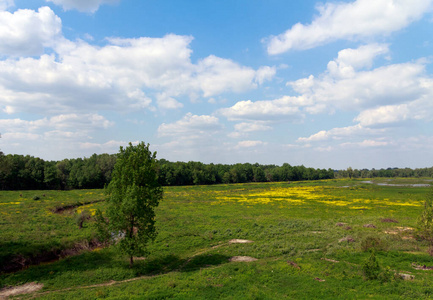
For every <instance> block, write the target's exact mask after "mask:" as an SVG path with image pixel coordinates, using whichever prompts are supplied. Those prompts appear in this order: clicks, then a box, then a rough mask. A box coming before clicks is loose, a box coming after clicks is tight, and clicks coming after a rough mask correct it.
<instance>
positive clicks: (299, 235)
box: [0, 179, 433, 299]
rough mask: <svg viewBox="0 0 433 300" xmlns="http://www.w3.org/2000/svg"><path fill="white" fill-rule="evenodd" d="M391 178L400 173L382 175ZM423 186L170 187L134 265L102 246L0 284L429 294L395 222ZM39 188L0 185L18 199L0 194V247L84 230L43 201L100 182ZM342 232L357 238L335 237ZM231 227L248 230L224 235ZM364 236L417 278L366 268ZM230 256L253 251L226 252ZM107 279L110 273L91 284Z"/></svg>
mask: <svg viewBox="0 0 433 300" xmlns="http://www.w3.org/2000/svg"><path fill="white" fill-rule="evenodd" d="M424 180H425V179H419V180H416V181H414V180H412V179H411V180H410V184H413V183H425V181H424ZM383 182H385V180H384V181H383ZM386 182H388V181H386ZM396 182H398V183H401V182H404V183H406V182H408V181H407V180H406V179H399V180H398V181H392V182H390V183H396ZM427 190H428V188H426V187H417V188H414V187H410V186H378V185H374V184H367V183H363V182H362V180H326V181H313V182H295V183H290V184H288V183H257V184H234V185H215V186H191V187H168V188H165V189H164V193H165V195H164V200H163V201H162V202H161V203H160V206H159V207H158V208H157V212H156V214H157V226H158V231H159V235H158V237H157V239H156V240H155V242H154V243H153V244H150V245H149V251H150V254H149V255H148V256H147V257H146V259H145V260H136V261H135V264H134V267H133V268H132V269H130V268H129V267H128V259H127V257H124V256H122V255H119V254H118V252H117V251H116V247H110V248H106V249H97V251H89V252H85V253H83V254H81V255H76V256H71V257H67V258H63V259H61V260H59V261H56V262H52V263H47V264H42V265H38V266H31V267H29V268H27V269H25V270H22V271H19V272H16V273H9V274H3V275H1V276H0V287H1V286H13V285H19V284H23V283H26V282H34V281H36V282H39V283H43V284H44V288H43V290H42V291H40V292H39V294H36V295H38V296H39V297H40V298H41V299H101V298H105V299H143V298H144V299H167V298H173V299H191V298H194V299H220V298H226V299H254V298H257V299H284V298H289V299H291V298H292V299H312V298H316V299H336V298H339V299H347V298H349V299H365V298H375V299H377V298H379V299H382V298H383V299H405V298H418V299H420V298H429V297H432V296H433V288H432V286H433V277H432V274H431V272H433V271H423V270H416V269H414V268H413V267H412V264H417V265H427V266H433V259H432V257H430V256H429V255H428V254H427V248H428V244H427V243H425V242H423V241H418V240H417V239H416V238H415V237H416V236H415V232H414V231H413V230H403V229H404V228H405V227H411V228H413V227H415V225H416V219H417V217H418V216H419V214H420V213H421V210H422V203H423V199H424V197H425V194H426V192H427ZM89 192H92V193H93V194H86V193H89ZM37 193H38V194H43V193H45V194H46V197H45V198H44V197H41V200H37V201H35V200H32V197H33V195H34V194H36V192H26V193H23V197H21V198H20V197H19V194H20V192H1V193H0V203H10V202H21V203H20V204H4V205H0V213H1V217H2V219H1V223H0V240H1V241H2V242H0V243H2V244H1V247H0V257H7V256H8V255H9V256H10V255H11V253H14V254H17V253H24V252H25V253H27V252H28V251H29V249H28V248H27V247H26V246H27V245H30V246H31V248H30V249H32V251H34V253H36V252H37V251H42V250H44V249H47V248H50V247H58V248H62V247H66V246H67V245H71V244H74V243H77V242H78V241H80V240H83V239H86V240H88V239H91V238H92V237H93V230H94V229H93V227H92V225H91V222H89V223H87V225H86V226H85V228H84V229H81V230H79V229H78V226H77V225H76V223H75V221H74V220H75V216H76V214H77V213H76V212H75V210H71V211H69V212H67V213H64V214H61V215H57V214H52V213H50V209H51V208H53V207H56V206H58V205H61V203H64V204H63V205H67V204H73V203H76V202H77V201H80V202H84V201H86V200H87V199H88V200H97V199H99V198H101V197H103V196H102V195H101V193H102V191H100V190H93V191H68V192H52V191H46V192H37ZM17 207H19V211H20V212H19V213H16V208H17ZM95 207H101V208H102V209H103V207H104V203H102V202H101V203H96V204H93V205H92V206H91V207H90V206H89V207H87V208H86V206H84V207H82V208H85V209H91V208H95ZM5 213H6V214H5ZM4 215H5V216H7V219H3V216H4ZM383 219H392V220H395V221H398V223H390V222H382V220H383ZM4 220H6V221H4ZM337 223H345V224H344V225H343V226H336V224H337ZM47 224H49V225H50V226H51V227H49V228H45V227H44V226H48V225H47ZM366 224H373V225H375V227H376V228H367V227H364V225H366ZM17 232H19V235H20V238H16V237H15V236H14V233H17ZM347 237H350V238H351V239H353V240H354V241H353V242H345V241H342V242H340V240H341V239H343V238H347ZM231 239H248V240H252V241H253V242H252V243H247V244H229V243H228V241H229V240H231ZM369 239H370V240H372V239H374V240H375V241H378V243H379V246H378V247H377V252H376V257H377V259H378V261H379V263H380V265H381V266H382V267H383V268H389V269H390V270H391V272H392V273H393V274H394V273H407V274H409V273H410V274H412V275H414V276H415V278H414V280H412V281H403V280H400V279H398V278H397V279H392V280H390V281H388V282H380V281H379V280H371V281H368V280H365V279H364V276H363V273H362V265H363V264H364V262H365V261H366V260H367V259H368V257H369V256H370V253H369V252H368V251H363V250H365V249H363V247H364V248H365V244H366V242H365V241H367V240H369ZM18 243H20V245H16V244H18ZM26 251H27V252H26ZM233 256H251V257H254V258H257V259H258V260H257V261H253V262H230V261H229V259H230V258H231V257H233ZM288 262H291V263H288ZM294 265H296V266H299V268H297V267H295V266H294ZM319 279H320V280H319ZM112 280H114V281H116V283H114V284H112V285H109V286H94V285H98V284H105V283H108V282H110V281H112ZM128 280H132V281H128ZM321 280H325V281H321ZM33 296H35V295H28V296H22V297H24V298H26V297H33Z"/></svg>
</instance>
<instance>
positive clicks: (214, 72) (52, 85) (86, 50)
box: [0, 34, 274, 113]
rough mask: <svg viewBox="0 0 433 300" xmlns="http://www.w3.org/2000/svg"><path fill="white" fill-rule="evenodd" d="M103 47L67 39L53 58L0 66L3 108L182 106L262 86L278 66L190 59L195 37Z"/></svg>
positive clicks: (112, 43) (169, 37) (10, 61)
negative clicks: (256, 66) (184, 98)
mask: <svg viewBox="0 0 433 300" xmlns="http://www.w3.org/2000/svg"><path fill="white" fill-rule="evenodd" d="M107 41H108V44H107V45H105V46H101V47H98V46H93V45H91V44H89V43H86V42H84V41H77V42H71V41H68V40H66V39H64V38H61V39H59V40H57V43H56V44H55V46H54V48H53V49H54V50H55V51H56V54H51V55H48V54H44V55H41V56H40V57H38V58H34V57H27V58H19V59H6V60H3V61H0V109H2V110H3V111H5V112H7V113H15V112H20V111H31V112H38V111H43V112H45V113H46V112H49V113H63V112H65V111H71V110H74V111H85V110H88V109H116V110H137V109H145V108H149V109H150V108H152V107H151V102H152V98H156V99H157V104H158V106H159V107H160V108H163V109H176V108H180V107H182V103H180V102H179V100H178V97H181V96H187V97H190V98H191V99H196V98H197V96H202V97H211V96H214V95H218V94H221V93H225V92H242V91H245V90H248V89H254V88H257V86H258V84H259V82H260V83H261V82H263V81H265V80H267V79H269V78H270V77H271V76H273V75H272V74H274V72H273V71H272V70H273V69H272V68H270V69H268V68H266V67H262V68H259V69H258V70H254V69H252V68H249V67H244V66H240V65H239V64H237V63H235V62H233V61H231V60H229V59H223V58H219V57H216V56H209V57H206V58H204V59H202V60H200V61H199V62H198V63H197V64H193V63H192V62H191V59H190V56H191V52H192V50H191V49H190V47H189V44H190V42H191V41H192V37H190V36H178V35H174V34H169V35H166V36H164V37H162V38H146V37H142V38H136V39H121V38H111V39H108V40H107Z"/></svg>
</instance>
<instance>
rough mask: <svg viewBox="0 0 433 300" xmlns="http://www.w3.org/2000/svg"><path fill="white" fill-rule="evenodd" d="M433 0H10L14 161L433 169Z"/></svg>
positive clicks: (5, 36) (0, 47)
mask: <svg viewBox="0 0 433 300" xmlns="http://www.w3.org/2000/svg"><path fill="white" fill-rule="evenodd" d="M432 63H433V0H356V1H353V0H350V1H349V0H344V1H326V0H325V1H321V2H319V1H313V0H302V1H300V0H298V1H287V0H188V1H179V0H158V1H156V0H0V133H1V139H0V150H1V151H3V152H4V153H5V154H22V155H31V156H36V157H40V158H43V159H45V160H62V159H64V158H78V157H89V156H90V155H92V154H93V153H97V154H100V153H116V152H118V150H119V147H120V146H126V145H128V143H129V142H132V143H133V144H135V143H138V142H139V141H144V142H145V143H149V144H150V149H151V150H152V151H157V153H158V154H157V158H159V159H161V158H164V159H167V160H170V161H201V162H204V163H224V164H234V163H245V162H250V163H255V162H258V163H260V164H277V165H281V164H283V163H289V164H291V165H304V166H306V167H314V168H332V169H345V168H347V167H349V166H350V167H353V168H358V169H362V168H368V169H371V168H376V169H379V168H388V167H400V168H404V167H410V168H422V167H431V166H433V155H432V153H433V123H432V120H433V76H432V74H433V65H432Z"/></svg>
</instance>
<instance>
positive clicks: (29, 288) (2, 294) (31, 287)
mask: <svg viewBox="0 0 433 300" xmlns="http://www.w3.org/2000/svg"><path fill="white" fill-rule="evenodd" d="M43 287H44V285H43V284H41V283H36V282H31V283H26V284H23V285H19V286H12V287H7V288H4V289H2V290H0V299H7V297H10V296H16V295H22V294H29V293H33V292H37V291H39V290H40V289H42V288H43Z"/></svg>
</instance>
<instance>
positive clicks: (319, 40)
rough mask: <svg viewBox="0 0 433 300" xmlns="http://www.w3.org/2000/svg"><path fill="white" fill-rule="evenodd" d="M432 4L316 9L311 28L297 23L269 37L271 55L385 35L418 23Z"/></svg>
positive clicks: (373, 1)
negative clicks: (316, 13) (317, 14)
mask: <svg viewBox="0 0 433 300" xmlns="http://www.w3.org/2000/svg"><path fill="white" fill-rule="evenodd" d="M431 6H432V0H398V1H397V0H356V1H354V2H350V3H326V4H324V5H321V6H318V7H317V9H318V11H319V16H318V17H317V18H315V19H314V20H313V22H312V23H311V24H308V25H303V24H300V23H297V24H295V25H293V26H292V28H291V29H289V30H287V31H286V32H284V33H282V34H280V35H278V36H274V37H270V38H269V39H268V41H267V50H268V53H269V54H271V55H274V54H280V53H283V52H286V51H289V50H292V49H293V50H303V49H310V48H314V47H317V46H319V45H323V44H325V43H328V42H332V41H335V40H338V39H356V40H362V39H367V38H369V37H374V36H383V35H388V34H390V33H392V32H395V31H398V30H400V29H402V28H404V27H406V26H408V25H409V24H410V23H412V22H414V21H416V20H419V19H420V18H421V17H422V16H423V15H424V14H425V13H426V12H428V11H429V10H430V9H431Z"/></svg>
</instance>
